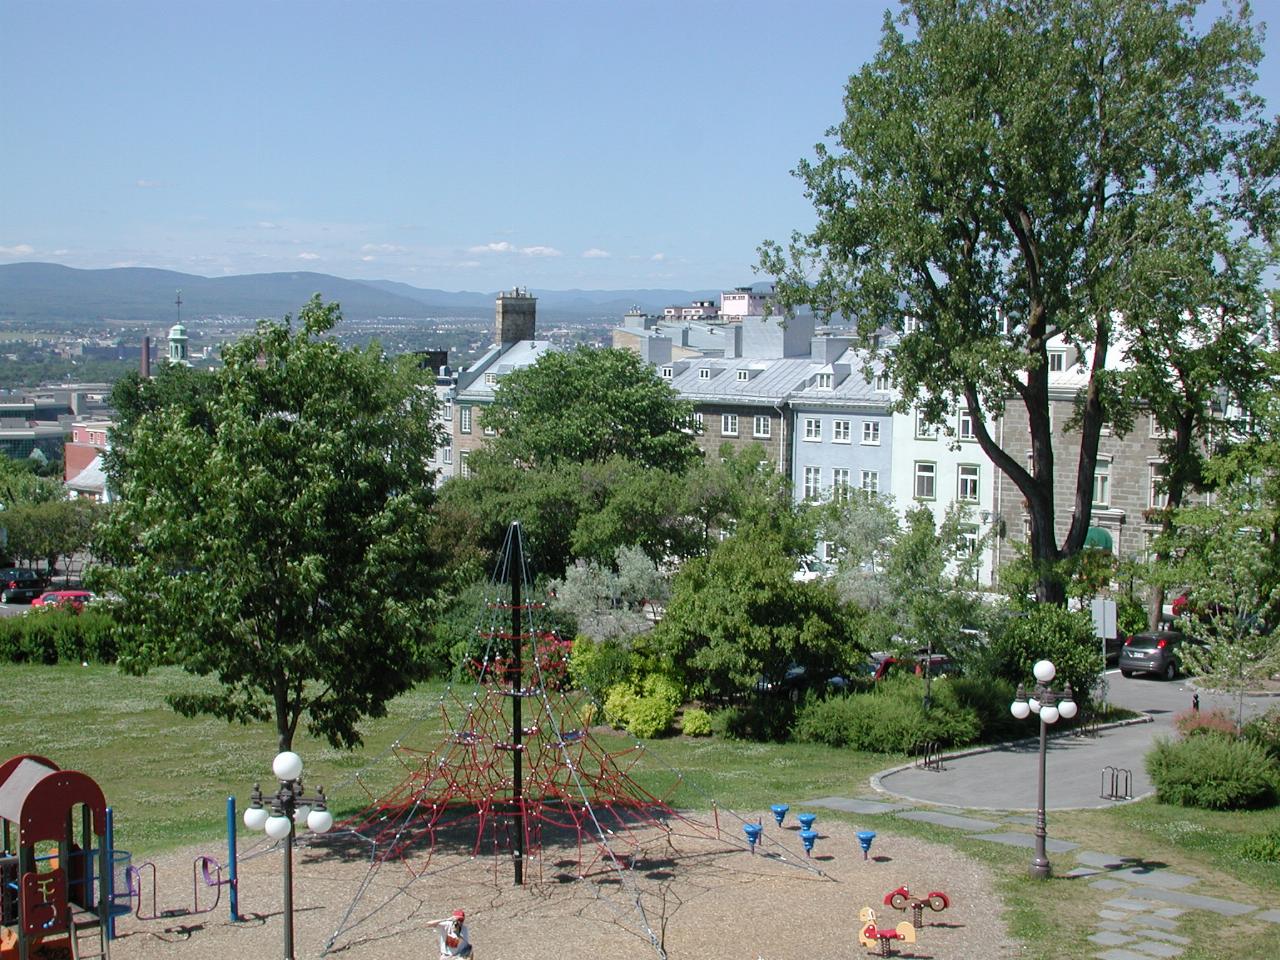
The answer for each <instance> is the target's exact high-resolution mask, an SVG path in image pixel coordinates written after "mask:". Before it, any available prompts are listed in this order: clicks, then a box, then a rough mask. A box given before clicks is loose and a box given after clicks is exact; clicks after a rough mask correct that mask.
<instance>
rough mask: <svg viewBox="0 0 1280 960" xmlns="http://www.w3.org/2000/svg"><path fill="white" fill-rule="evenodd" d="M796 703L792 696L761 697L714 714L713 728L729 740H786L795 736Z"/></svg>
mask: <svg viewBox="0 0 1280 960" xmlns="http://www.w3.org/2000/svg"><path fill="white" fill-rule="evenodd" d="M795 716H796V706H795V704H794V703H792V702H791V700H790V698H788V697H757V698H756V699H754V700H751V701H749V702H747V703H744V704H738V705H735V706H731V707H724V708H722V709H720V710H717V711H716V712H715V713H713V714H712V715H711V729H712V731H713V732H714V733H715V734H716V736H718V737H721V738H722V739H725V740H753V741H755V742H757V743H763V742H765V741H773V742H774V743H785V742H786V741H787V740H788V739H790V736H791V725H792V723H794V722H795Z"/></svg>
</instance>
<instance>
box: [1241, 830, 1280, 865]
mask: <svg viewBox="0 0 1280 960" xmlns="http://www.w3.org/2000/svg"><path fill="white" fill-rule="evenodd" d="M1240 858H1241V859H1242V860H1253V861H1256V862H1258V863H1280V828H1275V829H1272V830H1270V831H1268V832H1267V833H1260V834H1258V835H1257V836H1254V837H1250V838H1249V839H1247V840H1246V841H1245V842H1244V843H1242V844H1241V845H1240Z"/></svg>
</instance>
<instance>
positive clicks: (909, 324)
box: [902, 317, 920, 333]
mask: <svg viewBox="0 0 1280 960" xmlns="http://www.w3.org/2000/svg"><path fill="white" fill-rule="evenodd" d="M919 329H920V318H919V317H904V318H903V320H902V332H903V333H915V332H916V331H917V330H919Z"/></svg>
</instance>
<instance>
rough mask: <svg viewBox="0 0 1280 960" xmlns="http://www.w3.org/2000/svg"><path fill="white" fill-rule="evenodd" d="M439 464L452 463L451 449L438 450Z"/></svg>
mask: <svg viewBox="0 0 1280 960" xmlns="http://www.w3.org/2000/svg"><path fill="white" fill-rule="evenodd" d="M440 462H441V463H453V447H441V448H440Z"/></svg>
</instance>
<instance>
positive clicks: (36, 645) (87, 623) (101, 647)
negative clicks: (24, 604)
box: [0, 608, 116, 664]
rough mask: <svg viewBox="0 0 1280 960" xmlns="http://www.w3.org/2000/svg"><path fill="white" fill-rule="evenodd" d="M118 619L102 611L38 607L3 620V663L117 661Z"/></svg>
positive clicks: (0, 653) (0, 652)
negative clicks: (24, 613) (116, 620)
mask: <svg viewBox="0 0 1280 960" xmlns="http://www.w3.org/2000/svg"><path fill="white" fill-rule="evenodd" d="M114 631H115V621H114V620H113V618H112V617H111V615H110V614H109V613H106V612H105V611H101V610H90V609H85V610H83V611H82V612H80V613H77V612H75V611H74V610H72V609H70V608H68V609H58V608H50V609H47V610H42V609H40V608H36V609H35V610H32V611H31V612H30V613H28V614H27V615H26V616H22V617H6V618H5V619H4V620H0V662H7V663H45V664H52V663H57V662H58V661H59V660H62V661H64V662H67V663H81V662H85V661H87V662H93V663H114V662H115V659H116V640H115V632H114Z"/></svg>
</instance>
